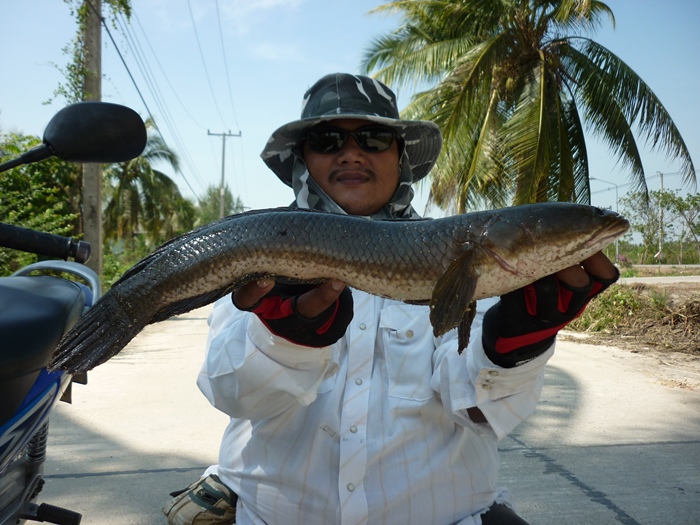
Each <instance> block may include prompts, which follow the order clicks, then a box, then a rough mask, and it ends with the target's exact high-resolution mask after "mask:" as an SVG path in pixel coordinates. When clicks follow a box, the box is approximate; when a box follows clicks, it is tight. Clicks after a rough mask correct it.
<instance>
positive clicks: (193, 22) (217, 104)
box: [187, 0, 230, 129]
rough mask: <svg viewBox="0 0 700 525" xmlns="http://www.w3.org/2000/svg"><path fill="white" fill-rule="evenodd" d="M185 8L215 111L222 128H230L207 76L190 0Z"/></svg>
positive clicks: (205, 63)
mask: <svg viewBox="0 0 700 525" xmlns="http://www.w3.org/2000/svg"><path fill="white" fill-rule="evenodd" d="M187 8H188V10H189V13H190V19H191V20H192V29H193V30H194V36H195V40H196V41H197V49H198V50H199V57H200V58H201V60H202V66H203V67H204V76H206V78H207V84H208V85H209V91H210V92H211V97H212V101H213V102H214V107H216V111H217V113H218V114H219V118H220V119H221V123H222V124H223V125H224V128H225V129H230V126H227V125H226V120H225V119H224V116H223V114H222V113H221V109H220V108H219V103H218V102H217V99H216V94H215V93H214V87H213V86H212V83H211V78H210V76H209V69H208V68H207V62H206V60H205V59H204V52H203V51H202V45H201V43H200V41H199V33H198V32H197V24H195V21H194V14H193V13H192V4H191V3H190V0H187Z"/></svg>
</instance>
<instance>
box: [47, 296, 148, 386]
mask: <svg viewBox="0 0 700 525" xmlns="http://www.w3.org/2000/svg"><path fill="white" fill-rule="evenodd" d="M142 328H143V326H140V325H138V324H137V323H134V322H133V321H132V320H131V319H130V318H129V316H128V315H127V314H126V312H124V310H122V309H121V308H120V306H119V304H118V302H117V301H116V298H114V297H112V296H110V295H109V294H105V295H104V296H103V297H102V298H101V299H100V300H99V301H98V302H97V303H95V306H93V307H92V308H90V309H89V310H88V311H87V313H86V314H85V315H83V316H82V317H81V318H80V320H79V321H78V322H77V323H76V324H75V326H73V328H72V329H71V330H70V331H69V332H68V333H67V334H66V335H65V336H63V339H61V341H60V342H59V343H58V346H57V347H56V349H55V350H54V353H53V356H52V358H51V362H50V363H49V369H50V370H66V371H68V372H71V373H76V372H87V371H88V370H90V369H92V368H94V367H96V366H97V365H99V364H102V363H104V362H105V361H107V360H108V359H109V358H111V357H113V356H115V355H116V354H118V353H119V352H120V351H121V350H122V349H123V348H124V347H125V346H126V345H127V344H128V343H129V342H130V341H131V340H132V339H133V338H134V337H136V335H137V334H138V333H139V332H140V331H141V329H142Z"/></svg>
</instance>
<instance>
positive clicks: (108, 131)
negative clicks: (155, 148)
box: [0, 102, 146, 172]
mask: <svg viewBox="0 0 700 525" xmlns="http://www.w3.org/2000/svg"><path fill="white" fill-rule="evenodd" d="M145 146H146V126H145V125H144V123H143V120H142V119H141V117H140V116H139V115H138V113H136V112H135V111H134V110H133V109H131V108H128V107H126V106H121V105H119V104H111V103H109V102H78V103H77V104H71V105H70V106H66V107H65V108H63V109H62V110H61V111H59V112H58V113H56V115H54V117H53V118H52V119H51V120H50V121H49V123H48V125H47V126H46V129H45V130H44V139H43V144H42V145H41V146H37V147H35V148H32V149H31V150H29V151H27V152H25V153H24V154H22V155H21V156H20V157H18V158H16V159H13V160H10V161H7V162H5V163H3V164H0V172H3V171H6V170H8V169H10V168H14V167H16V166H20V165H22V164H30V163H32V162H38V161H41V160H44V159H47V158H49V157H52V156H56V157H58V158H60V159H62V160H66V161H69V162H96V163H100V164H111V163H113V162H124V161H127V160H131V159H133V158H135V157H138V156H139V155H140V154H141V153H142V152H143V150H144V148H145Z"/></svg>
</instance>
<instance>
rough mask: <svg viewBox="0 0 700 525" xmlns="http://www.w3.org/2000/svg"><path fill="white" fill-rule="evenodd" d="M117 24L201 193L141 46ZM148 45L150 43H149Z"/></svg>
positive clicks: (197, 176) (122, 23) (125, 27)
mask: <svg viewBox="0 0 700 525" xmlns="http://www.w3.org/2000/svg"><path fill="white" fill-rule="evenodd" d="M118 22H119V25H120V28H121V31H122V33H123V34H124V36H125V38H126V41H127V45H129V46H130V48H131V49H132V52H133V55H134V58H135V60H136V62H137V65H138V66H139V68H140V70H141V74H142V75H143V76H144V79H145V80H146V83H147V85H148V86H149V90H150V91H151V95H152V96H153V98H154V100H155V101H156V104H157V106H158V107H159V109H160V112H161V115H162V117H163V119H164V121H165V125H166V127H167V128H168V129H169V131H170V133H171V135H172V137H173V139H174V140H175V143H176V145H177V147H178V149H179V151H181V152H182V157H183V160H184V161H185V163H186V164H187V165H188V167H189V169H190V171H191V173H192V174H193V175H194V178H195V180H196V182H197V183H198V184H199V186H200V188H201V189H202V191H204V184H203V182H202V177H201V176H200V174H199V171H198V170H197V168H196V166H195V164H194V163H193V162H192V159H191V157H190V155H189V151H188V149H187V147H186V146H185V144H184V142H183V140H182V137H181V135H180V132H179V129H178V127H177V126H176V125H175V120H174V119H173V117H172V113H171V112H170V110H169V108H168V105H167V103H166V102H165V98H164V97H163V94H162V91H161V90H160V87H159V86H158V82H157V80H156V77H155V75H154V74H153V72H152V68H151V67H150V65H149V63H148V60H147V58H146V56H145V53H144V52H143V49H142V46H141V44H140V42H139V40H138V38H137V36H136V34H135V33H133V32H132V31H131V29H130V26H129V24H128V23H127V22H126V21H123V20H118ZM139 24H140V23H139ZM141 29H142V31H143V28H141ZM149 45H150V43H149ZM151 52H152V53H153V55H154V56H155V57H156V61H158V60H157V56H156V55H155V52H153V48H151ZM161 69H162V68H161ZM163 74H164V75H165V73H164V72H163ZM166 78H167V77H166ZM177 171H178V173H180V174H181V175H182V177H183V178H185V179H186V177H185V175H184V173H183V172H182V170H180V169H179V168H178V169H177ZM188 185H189V184H188ZM190 189H192V187H191V186H190ZM193 193H195V197H196V192H194V190H193Z"/></svg>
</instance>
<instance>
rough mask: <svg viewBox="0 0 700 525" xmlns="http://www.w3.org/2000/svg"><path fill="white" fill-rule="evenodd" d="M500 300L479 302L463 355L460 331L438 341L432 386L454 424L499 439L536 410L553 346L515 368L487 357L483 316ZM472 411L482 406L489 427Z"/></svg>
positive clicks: (434, 358) (434, 357) (493, 299)
mask: <svg viewBox="0 0 700 525" xmlns="http://www.w3.org/2000/svg"><path fill="white" fill-rule="evenodd" d="M497 300H498V298H492V299H487V300H483V301H479V302H478V303H477V314H476V317H475V319H474V322H473V324H472V330H471V334H470V338H469V345H468V347H467V348H466V349H465V351H464V352H462V355H459V354H458V352H457V333H456V330H453V331H452V332H450V333H449V334H446V335H445V336H444V337H443V338H441V339H439V340H438V346H437V348H436V350H435V353H434V355H433V377H432V385H431V386H432V387H433V389H434V390H435V391H436V392H438V393H439V395H440V397H441V399H442V403H443V406H444V408H445V410H446V411H447V413H448V415H450V417H451V418H452V419H453V421H455V422H456V423H458V424H461V425H464V426H468V427H471V428H472V429H473V430H474V431H475V432H477V433H480V434H483V433H490V434H492V435H493V436H494V437H495V438H496V439H499V440H500V439H502V438H504V437H505V436H507V435H508V434H509V433H510V432H512V431H513V429H515V427H517V426H518V425H519V424H520V423H521V422H522V421H524V420H525V419H526V418H527V417H528V416H529V415H530V414H532V412H534V410H535V408H536V406H537V402H538V401H539V398H540V394H541V392H542V387H543V384H544V368H545V365H546V363H547V361H548V360H549V358H550V357H551V356H552V354H553V353H554V345H552V347H551V348H549V349H548V350H547V351H546V352H545V353H543V354H542V355H541V356H539V357H537V358H536V359H533V360H532V361H529V362H527V363H525V364H523V365H520V366H517V367H514V368H502V367H500V366H497V365H495V364H493V363H492V362H491V361H490V360H489V359H488V357H486V354H485V353H484V348H483V345H482V343H481V328H482V327H481V324H482V321H483V316H484V313H485V312H486V310H488V308H489V307H491V306H492V305H493V304H495V302H496V301H497ZM469 408H479V409H480V410H481V412H482V413H483V414H484V416H485V417H486V420H487V422H488V423H487V424H478V423H474V422H473V421H472V420H471V419H470V418H469V416H468V415H467V409H469Z"/></svg>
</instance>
